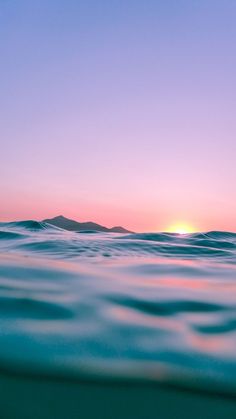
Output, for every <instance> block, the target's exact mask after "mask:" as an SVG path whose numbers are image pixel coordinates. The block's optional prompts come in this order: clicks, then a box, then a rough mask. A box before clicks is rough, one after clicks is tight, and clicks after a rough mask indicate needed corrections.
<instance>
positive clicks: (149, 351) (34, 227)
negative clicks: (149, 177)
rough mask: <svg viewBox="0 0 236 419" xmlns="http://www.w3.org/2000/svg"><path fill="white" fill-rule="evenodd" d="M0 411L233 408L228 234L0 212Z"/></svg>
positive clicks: (218, 412) (235, 338)
mask: <svg viewBox="0 0 236 419" xmlns="http://www.w3.org/2000/svg"><path fill="white" fill-rule="evenodd" d="M0 250H1V256H0V417H1V418H3V419H8V418H9V419H12V418H20V419H21V418H24V419H28V418H29V419H31V418H39V419H41V418H56V419H57V418H81V419H92V418H98V419H100V418H101V419H122V418H123V419H128V418H129V419H131V418H136V419H149V418H150V419H151V418H160V419H166V418H167V419H170V418H171V419H172V418H173V419H177V418H181V419H187V418H193V419H195V418H199V417H202V418H206V419H207V418H229V419H231V418H232V419H233V418H235V417H236V398H235V397H236V234H234V233H228V232H207V233H195V234H186V235H181V236H180V235H178V234H170V233H169V234H167V233H162V234H161V233H150V234H149V233H148V234H147V233H146V234H127V235H124V234H123V235H122V234H111V233H108V234H104V233H98V232H94V231H86V232H69V231H65V230H62V229H59V228H56V227H53V226H50V225H48V224H44V223H38V222H36V221H25V222H14V223H0Z"/></svg>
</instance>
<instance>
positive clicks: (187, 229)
mask: <svg viewBox="0 0 236 419" xmlns="http://www.w3.org/2000/svg"><path fill="white" fill-rule="evenodd" d="M195 231H196V230H195V228H194V227H193V226H191V225H190V224H187V223H176V224H172V225H171V226H170V227H168V229H167V230H166V232H167V233H176V234H189V233H194V232H195Z"/></svg>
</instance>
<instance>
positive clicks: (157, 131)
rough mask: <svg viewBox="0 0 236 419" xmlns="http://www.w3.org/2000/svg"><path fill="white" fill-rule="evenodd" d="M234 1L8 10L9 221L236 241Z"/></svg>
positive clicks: (2, 176) (4, 177)
mask: <svg viewBox="0 0 236 419" xmlns="http://www.w3.org/2000/svg"><path fill="white" fill-rule="evenodd" d="M235 21H236V2H235V0H224V1H222V0H220V1H219V0H86V1H84V0H50V1H48V0H34V1H32V0H0V151H1V154H0V157H1V163H0V220H1V221H7V220H23V219H38V220H40V219H43V218H49V217H53V216H56V215H59V214H63V215H64V216H66V217H69V218H74V219H77V220H79V221H87V220H92V221H95V222H98V223H101V224H104V225H107V226H108V227H111V226H113V225H123V226H126V227H127V228H130V229H132V230H134V231H160V230H161V231H163V230H167V229H169V228H170V226H172V225H176V224H178V223H185V224H187V225H189V226H191V227H192V228H193V229H194V230H198V231H200V230H201V231H206V230H231V231H236V221H235V220H236V186H235V181H236V164H235V161H236V118H235V109H236V46H235V45H236V25H235Z"/></svg>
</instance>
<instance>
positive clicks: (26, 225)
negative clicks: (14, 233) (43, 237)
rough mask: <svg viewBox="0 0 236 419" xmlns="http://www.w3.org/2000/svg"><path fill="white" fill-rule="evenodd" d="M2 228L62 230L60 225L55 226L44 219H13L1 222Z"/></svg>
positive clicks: (0, 226)
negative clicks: (43, 220)
mask: <svg viewBox="0 0 236 419" xmlns="http://www.w3.org/2000/svg"><path fill="white" fill-rule="evenodd" d="M0 228H10V229H21V230H26V231H40V230H61V229H60V228H59V227H56V226H53V225H51V224H48V223H44V222H42V221H35V220H25V221H12V222H7V223H0Z"/></svg>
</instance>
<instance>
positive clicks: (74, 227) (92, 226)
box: [43, 215, 132, 233]
mask: <svg viewBox="0 0 236 419" xmlns="http://www.w3.org/2000/svg"><path fill="white" fill-rule="evenodd" d="M43 222H44V223H48V224H51V225H54V226H56V227H60V228H63V229H64V230H69V231H86V230H87V231H91V230H95V231H101V232H104V233H132V231H129V230H126V229H125V228H123V227H120V226H117V227H112V228H107V227H104V226H102V225H100V224H97V223H93V222H92V221H88V222H85V223H80V222H78V221H75V220H71V219H69V218H66V217H64V216H63V215H59V216H57V217H54V218H47V219H45V220H43Z"/></svg>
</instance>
